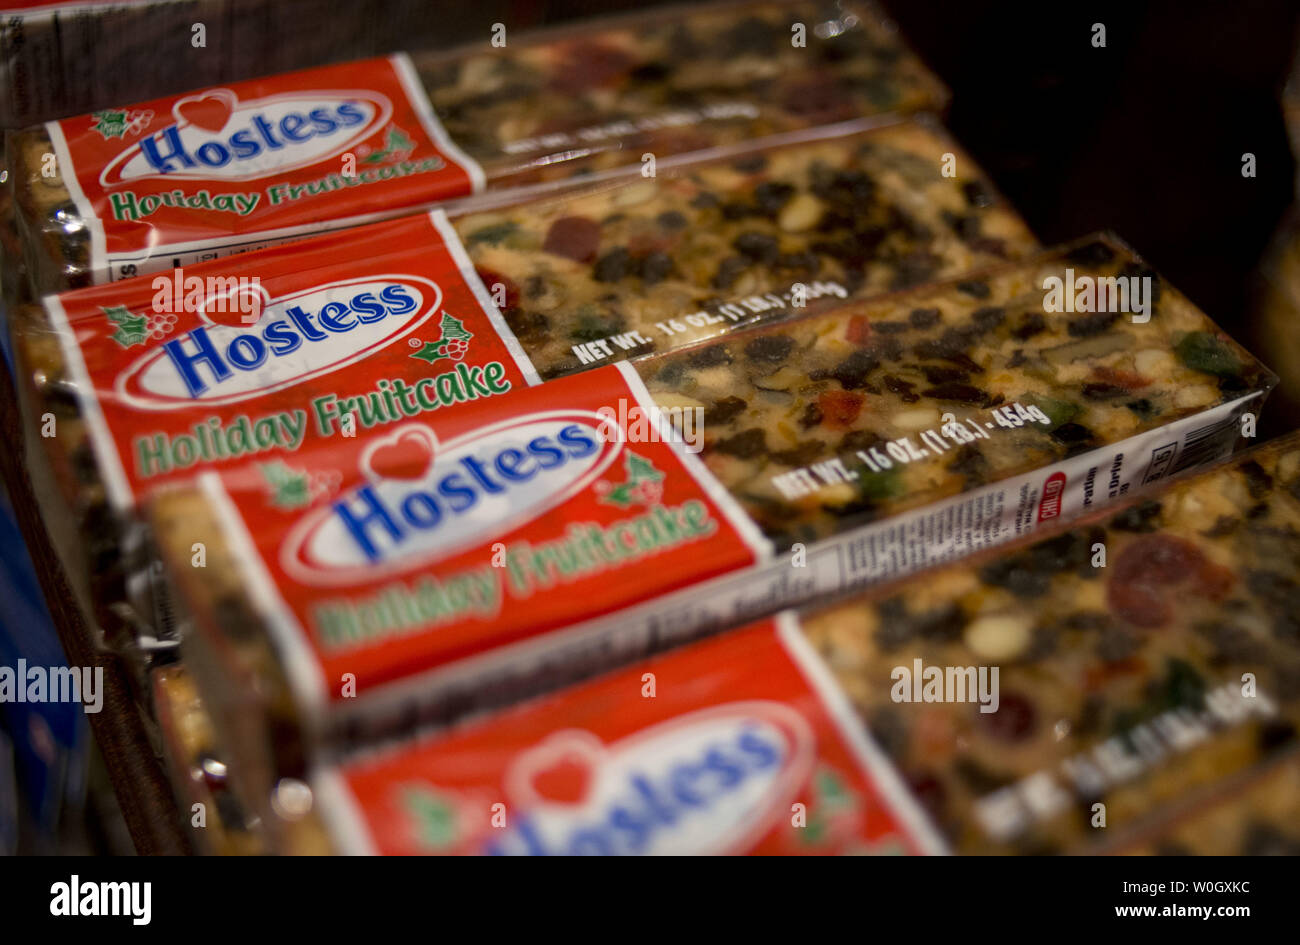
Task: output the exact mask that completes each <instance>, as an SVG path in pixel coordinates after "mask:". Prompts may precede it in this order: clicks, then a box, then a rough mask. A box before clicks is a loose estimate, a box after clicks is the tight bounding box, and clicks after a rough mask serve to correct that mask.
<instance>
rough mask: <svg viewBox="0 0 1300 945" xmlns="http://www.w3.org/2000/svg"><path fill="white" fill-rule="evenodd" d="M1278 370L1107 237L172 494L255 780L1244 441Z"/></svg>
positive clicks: (397, 427)
mask: <svg viewBox="0 0 1300 945" xmlns="http://www.w3.org/2000/svg"><path fill="white" fill-rule="evenodd" d="M1121 278H1122V279H1123V280H1124V283H1123V284H1124V285H1126V286H1129V287H1130V288H1132V287H1133V286H1145V288H1143V289H1141V290H1139V289H1133V291H1132V293H1130V295H1129V297H1128V301H1127V302H1124V301H1123V300H1122V299H1121V298H1120V296H1119V295H1115V296H1114V297H1111V296H1110V294H1109V293H1111V292H1118V289H1117V288H1116V287H1117V286H1118V285H1120V282H1119V281H1117V280H1120V279H1121ZM1055 280H1064V281H1062V282H1061V287H1062V288H1064V286H1065V285H1066V282H1068V284H1069V285H1070V287H1071V291H1070V293H1069V298H1070V299H1071V300H1072V301H1071V302H1070V303H1069V304H1068V305H1066V304H1065V303H1064V302H1062V301H1061V300H1060V299H1058V298H1056V297H1055V295H1054V292H1053V288H1052V286H1053V285H1054V281H1055ZM1107 280H1110V281H1107ZM1129 280H1136V281H1129ZM1086 286H1092V287H1093V288H1092V290H1091V291H1092V292H1093V295H1094V297H1093V299H1092V301H1089V300H1088V291H1089V290H1087V289H1085V287H1086ZM1106 287H1108V288H1106ZM1097 292H1101V293H1102V295H1103V299H1102V303H1101V309H1102V310H1101V311H1097V310H1096V309H1097V304H1096V303H1097V299H1096V297H1095V296H1096V293H1097ZM1148 303H1149V304H1148ZM1129 307H1131V308H1132V311H1131V312H1130V313H1129V314H1124V313H1123V312H1122V311H1121V309H1122V308H1129ZM1058 308H1061V309H1062V310H1060V311H1057V309H1058ZM1065 309H1072V310H1065ZM1271 383H1272V378H1271V376H1270V375H1269V374H1268V372H1267V370H1266V369H1264V368H1263V367H1261V366H1260V365H1259V364H1258V362H1256V361H1254V360H1253V359H1252V358H1251V357H1250V356H1249V355H1247V354H1246V353H1245V352H1244V351H1242V350H1241V349H1240V348H1238V347H1237V346H1236V345H1235V344H1233V343H1232V342H1231V341H1230V340H1228V339H1227V338H1226V337H1224V336H1223V335H1222V334H1221V333H1220V332H1219V331H1218V330H1217V329H1216V328H1215V327H1214V325H1213V323H1212V322H1210V321H1209V320H1208V319H1207V318H1206V317H1205V316H1204V315H1203V314H1202V313H1200V312H1199V311H1197V310H1196V309H1195V308H1194V307H1193V306H1191V305H1190V303H1188V302H1187V301H1186V300H1185V299H1183V298H1182V297H1181V296H1179V295H1178V294H1177V292H1176V291H1174V290H1173V289H1172V288H1171V287H1170V286H1169V285H1168V284H1166V283H1164V282H1163V280H1160V279H1159V277H1157V276H1155V275H1154V274H1153V273H1151V272H1150V270H1149V269H1147V267H1145V266H1144V265H1143V264H1142V263H1141V262H1140V261H1139V260H1138V259H1137V257H1135V256H1134V255H1133V254H1132V253H1131V252H1130V251H1128V250H1127V249H1125V248H1124V247H1122V246H1120V245H1119V244H1118V243H1116V242H1114V241H1112V240H1109V239H1092V240H1088V241H1085V242H1083V243H1081V244H1079V245H1075V246H1073V247H1067V248H1064V249H1060V250H1055V251H1052V252H1050V253H1045V254H1043V255H1042V256H1039V257H1037V258H1035V259H1033V260H1030V261H1027V262H1024V263H1020V264H1015V265H1011V266H1006V267H1002V268H998V269H994V270H989V271H986V272H983V273H980V274H968V275H966V276H962V277H960V278H959V279H957V280H955V281H950V282H948V283H943V284H935V285H929V286H925V287H921V288H917V289H913V290H910V291H907V292H901V293H897V294H894V295H890V296H887V297H883V298H879V299H875V300H867V301H860V302H855V303H852V304H849V305H846V306H843V307H841V308H837V309H832V310H829V311H826V312H821V313H817V314H810V315H806V316H804V317H803V318H799V319H795V320H792V321H789V322H785V323H782V324H778V325H772V326H764V327H759V328H751V329H746V330H743V331H740V332H736V333H735V334H732V335H729V336H728V337H727V338H726V339H725V340H722V341H715V342H711V343H707V344H701V345H699V346H695V347H690V348H686V349H683V350H681V351H678V352H674V353H671V354H667V355H660V356H654V357H651V358H647V359H643V360H640V361H634V362H626V363H622V364H618V365H613V366H608V367H604V368H597V369H594V370H591V371H587V372H585V373H582V374H579V375H575V376H572V377H566V378H560V379H558V380H555V381H551V382H549V383H547V384H543V385H540V386H537V387H526V388H521V389H517V390H512V391H511V392H509V393H508V394H504V395H502V396H499V397H493V398H488V399H482V400H478V401H476V402H472V403H465V404H462V405H459V406H458V407H457V409H456V410H452V411H441V410H439V411H434V412H432V413H431V414H430V413H425V414H423V415H420V416H418V417H411V418H409V419H406V420H403V421H402V422H400V423H394V424H392V425H380V426H377V427H374V428H371V429H364V430H358V433H357V435H356V437H355V438H349V439H342V438H339V439H316V440H313V441H312V443H311V444H310V445H309V446H304V447H302V448H301V449H299V450H298V451H296V452H295V453H294V454H293V455H291V456H287V457H285V458H283V459H276V460H269V459H261V460H257V461H254V462H249V463H245V464H242V465H229V464H227V465H222V466H218V467H214V468H213V469H212V470H211V471H209V472H205V473H204V474H203V475H201V476H199V477H198V478H197V480H196V481H195V482H193V483H188V484H181V485H178V486H177V487H176V488H172V489H168V490H165V491H164V490H158V491H156V492H155V493H154V495H153V498H152V502H151V509H150V521H151V523H152V528H153V534H154V536H155V537H156V540H157V541H158V543H159V545H160V547H161V550H162V553H163V557H164V559H165V562H166V565H167V571H168V574H169V575H170V577H171V578H172V579H173V581H174V582H175V584H176V586H177V587H178V589H179V590H180V592H181V596H182V597H183V599H184V601H185V605H186V609H187V610H188V612H189V613H190V614H191V615H192V616H193V619H194V623H193V628H194V630H193V633H191V634H190V635H189V637H188V638H187V639H186V640H185V642H184V645H183V649H185V650H186V652H187V653H188V654H189V655H188V656H187V659H188V660H189V662H190V665H191V667H192V669H193V671H194V672H195V674H196V678H197V679H198V680H199V682H200V685H201V686H202V687H203V692H204V697H205V700H206V701H207V702H208V704H209V708H210V709H211V711H212V712H213V716H214V719H215V720H216V724H217V725H218V728H219V730H221V731H222V732H223V733H225V732H227V731H229V732H231V733H232V734H231V735H230V737H225V736H224V734H223V739H222V740H223V743H224V744H227V745H230V746H231V750H232V752H236V753H238V752H244V753H246V754H247V756H248V760H247V763H246V764H245V765H243V770H244V771H245V772H246V773H248V776H249V777H250V778H251V779H252V780H253V781H255V782H261V783H262V784H263V785H264V786H265V785H267V784H269V783H273V782H274V779H275V778H277V777H281V776H290V777H301V776H302V770H303V765H304V764H305V762H306V760H307V759H308V757H309V755H310V754H311V752H312V751H313V749H314V747H315V746H318V745H320V744H336V743H357V742H364V741H366V740H368V739H369V738H371V737H373V736H375V735H377V734H383V733H387V732H391V731H393V730H399V729H403V728H407V727H411V726H414V725H415V724H416V723H419V722H430V723H435V722H445V721H448V720H450V719H453V718H455V717H456V716H458V715H461V714H464V713H466V712H470V711H474V710H477V709H481V708H487V707H490V706H492V705H499V704H502V703H504V702H509V701H512V700H517V699H520V698H523V697H525V696H527V695H528V694H530V693H531V692H536V691H538V690H539V689H542V688H546V687H554V686H557V685H560V684H562V683H563V682H565V681H567V680H570V679H573V678H578V677H581V676H582V675H583V674H584V673H590V672H594V671H596V670H598V669H600V668H604V667H608V666H609V665H612V664H614V663H617V662H620V661H623V660H627V659H632V658H635V657H637V656H639V655H643V654H644V653H645V652H646V651H647V650H650V649H653V648H654V647H656V646H662V645H663V644H665V643H667V642H669V641H672V640H678V639H684V638H688V637H690V636H692V635H695V634H698V633H701V632H704V631H706V630H709V629H716V628H720V627H724V626H728V625H735V624H738V623H741V622H744V621H745V620H748V619H752V618H754V617H758V616H761V615H763V614H765V613H771V612H773V611H775V610H777V609H779V608H780V607H782V606H787V605H791V604H800V603H805V602H807V601H809V600H811V599H814V598H816V597H818V596H819V595H825V594H829V593H834V592H837V591H841V590H844V589H846V588H850V587H858V586H862V585H866V584H870V583H873V582H878V581H880V580H882V579H884V578H887V577H891V576H895V575H899V574H904V573H907V572H910V571H914V570H917V569H918V568H921V567H924V566H927V565H930V564H936V563H940V562H943V561H947V560H951V559H954V558H957V557H961V556H964V555H968V554H970V553H972V552H974V551H977V550H979V549H981V548H986V547H990V546H993V545H996V544H999V543H1002V542H1006V541H1008V540H1010V539H1012V538H1015V537H1019V536H1024V535H1026V534H1028V533H1029V532H1032V531H1033V530H1035V529H1036V528H1038V527H1040V526H1042V525H1045V524H1051V523H1052V522H1053V521H1054V520H1055V519H1058V518H1064V517H1067V516H1072V515H1075V514H1077V513H1079V512H1080V511H1087V510H1090V509H1096V508H1099V507H1101V506H1102V505H1105V504H1107V503H1109V502H1112V501H1114V500H1116V499H1119V498H1121V497H1124V496H1126V495H1127V494H1129V493H1130V491H1132V490H1135V489H1137V488H1138V487H1140V486H1141V485H1143V484H1146V483H1150V482H1153V481H1155V480H1157V479H1160V478H1163V477H1164V476H1167V475H1169V474H1171V473H1174V472H1178V471H1180V470H1183V469H1187V468H1192V467H1195V466H1197V465H1201V464H1204V463H1207V462H1211V461H1213V460H1215V459H1219V458H1222V457H1223V456H1225V455H1227V454H1228V453H1230V452H1231V451H1232V450H1233V448H1234V446H1235V445H1236V444H1238V443H1239V442H1241V432H1242V429H1243V420H1242V418H1243V416H1244V414H1246V413H1251V414H1252V415H1253V413H1254V412H1255V411H1257V410H1258V409H1259V407H1260V404H1261V402H1262V398H1263V396H1264V394H1265V393H1266V392H1267V390H1268V388H1269V387H1270V386H1271ZM330 402H331V403H332V401H330ZM675 424H676V425H675ZM196 549H201V550H202V552H203V554H202V555H201V558H202V560H199V559H197V558H196ZM792 565H794V566H792ZM257 793H258V791H257V790H256V789H255V790H253V791H252V794H253V795H256V794H257Z"/></svg>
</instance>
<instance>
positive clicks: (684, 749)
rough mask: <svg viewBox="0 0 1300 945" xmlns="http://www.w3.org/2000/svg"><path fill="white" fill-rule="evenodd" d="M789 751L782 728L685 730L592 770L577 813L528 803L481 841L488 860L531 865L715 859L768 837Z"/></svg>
mask: <svg viewBox="0 0 1300 945" xmlns="http://www.w3.org/2000/svg"><path fill="white" fill-rule="evenodd" d="M670 731H671V730H670ZM794 750H795V745H794V744H793V743H792V742H791V740H790V735H789V734H788V733H786V732H785V731H784V730H783V729H782V728H781V727H779V726H777V725H774V724H771V723H770V722H767V721H766V720H764V719H762V718H753V717H750V718H746V717H745V716H744V715H743V714H740V713H737V714H736V715H734V716H733V717H732V718H730V719H724V720H722V721H720V722H719V721H717V720H715V721H711V722H704V723H703V724H699V723H697V724H695V725H685V726H681V727H679V728H678V729H677V734H676V737H674V735H673V734H669V733H665V735H664V736H661V737H659V738H654V739H651V740H649V742H648V743H646V744H644V745H642V746H641V747H640V748H639V749H637V748H631V749H628V750H627V751H626V752H615V753H614V754H613V755H612V756H610V757H608V759H607V760H604V761H602V762H597V768H596V770H595V771H594V772H593V773H592V785H591V787H590V788H588V794H587V797H586V798H585V799H584V800H583V801H582V802H581V803H577V804H570V803H555V802H551V801H547V800H546V799H540V800H539V799H534V801H533V802H532V803H531V804H527V805H525V807H524V809H523V810H522V811H519V812H517V813H516V815H515V816H516V821H515V823H514V824H513V826H512V827H511V828H510V829H509V830H508V831H506V832H505V833H504V834H500V835H494V836H492V837H491V838H490V839H488V840H487V841H486V843H485V845H484V851H485V852H486V853H489V854H494V855H511V854H524V855H531V856H551V855H566V856H568V855H579V854H590V855H600V856H615V855H620V854H638V853H652V852H684V851H687V850H689V851H690V852H718V850H717V849H714V848H715V847H720V846H723V845H725V841H726V840H728V839H734V837H735V835H736V833H737V832H744V831H746V830H754V829H758V830H763V829H766V828H767V826H768V823H767V822H765V821H764V820H763V819H762V817H761V815H762V814H763V813H765V812H770V811H771V810H772V809H773V808H772V802H773V798H774V795H775V794H776V793H777V792H779V790H780V789H781V786H782V785H781V782H780V777H781V775H782V773H783V771H786V770H787V769H789V768H790V767H791V765H792V764H793V755H794ZM777 799H778V800H779V799H780V798H777ZM492 833H493V834H495V833H496V832H495V831H493V832H492ZM697 848H698V849H697Z"/></svg>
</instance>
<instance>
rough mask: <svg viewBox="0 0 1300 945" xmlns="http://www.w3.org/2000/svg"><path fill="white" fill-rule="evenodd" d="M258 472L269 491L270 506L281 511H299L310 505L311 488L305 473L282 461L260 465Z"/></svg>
mask: <svg viewBox="0 0 1300 945" xmlns="http://www.w3.org/2000/svg"><path fill="white" fill-rule="evenodd" d="M257 468H258V470H259V471H260V472H261V473H262V478H264V479H265V480H266V485H267V488H268V489H270V490H271V504H272V505H274V506H275V507H276V508H281V509H299V508H302V507H303V506H305V505H311V486H310V485H309V483H308V477H307V474H306V473H305V472H301V471H299V470H297V469H293V468H291V467H290V466H288V465H286V464H285V463H284V462H283V461H282V460H277V461H276V462H274V463H261V464H259V465H258V467H257Z"/></svg>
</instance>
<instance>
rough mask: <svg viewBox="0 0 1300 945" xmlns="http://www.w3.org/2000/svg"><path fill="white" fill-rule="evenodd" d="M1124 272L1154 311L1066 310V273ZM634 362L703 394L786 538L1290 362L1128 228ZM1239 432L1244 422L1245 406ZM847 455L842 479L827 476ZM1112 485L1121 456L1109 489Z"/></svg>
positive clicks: (1184, 406) (1093, 278) (1099, 442)
mask: <svg viewBox="0 0 1300 945" xmlns="http://www.w3.org/2000/svg"><path fill="white" fill-rule="evenodd" d="M1115 279H1121V280H1125V281H1128V282H1129V283H1130V285H1133V284H1136V285H1139V286H1145V287H1146V289H1145V290H1144V291H1145V292H1146V293H1147V296H1146V297H1147V302H1149V306H1147V307H1148V308H1149V311H1147V312H1146V313H1145V314H1144V313H1138V312H1134V313H1132V314H1126V313H1123V312H1120V311H1118V310H1112V311H1107V310H1102V311H1082V310H1078V309H1079V306H1077V305H1075V306H1069V307H1068V308H1071V309H1075V310H1057V309H1065V308H1067V307H1063V306H1058V305H1056V304H1055V300H1054V299H1053V298H1052V291H1051V289H1049V288H1047V287H1048V286H1054V285H1055V282H1054V280H1057V281H1059V282H1060V283H1061V284H1062V286H1064V285H1066V284H1070V285H1074V286H1075V287H1076V288H1079V287H1082V286H1084V285H1087V284H1091V285H1102V284H1103V283H1105V282H1106V281H1107V280H1115ZM1067 280H1069V282H1068V283H1067ZM1080 291H1081V289H1080ZM1112 301H1113V300H1112ZM1094 307H1095V306H1094ZM1102 307H1103V308H1109V309H1117V308H1118V306H1117V305H1114V304H1110V303H1107V304H1105V305H1103V306H1102ZM634 363H635V365H636V368H637V370H638V371H639V373H640V374H641V376H642V377H643V378H644V379H645V382H646V385H647V387H648V388H649V390H650V394H651V396H652V397H654V399H655V400H656V402H657V403H658V404H659V405H660V406H661V407H664V408H668V409H672V410H676V411H679V412H681V411H688V412H689V411H698V412H699V413H700V415H701V417H702V421H703V443H702V452H701V456H702V457H703V459H704V461H705V463H706V464H707V465H708V467H709V470H710V472H712V473H713V475H714V476H716V477H717V478H718V480H719V481H720V482H721V483H722V484H723V485H724V486H725V487H726V488H727V490H728V491H729V492H730V493H731V494H732V495H733V496H735V497H736V498H737V499H738V500H739V501H740V503H741V504H742V506H743V507H744V508H745V511H746V512H747V513H748V514H749V515H750V516H751V517H752V518H753V519H754V520H755V521H756V522H757V523H758V524H759V525H760V526H761V527H762V529H763V531H764V533H765V534H766V535H767V536H768V537H769V538H771V539H772V540H773V541H774V542H775V543H776V545H777V546H778V547H780V548H787V547H790V546H791V545H793V544H794V543H796V542H805V543H806V542H810V541H815V540H817V539H821V538H826V537H827V536H830V535H834V534H837V533H841V532H843V531H846V530H847V529H848V528H851V527H854V526H856V525H861V524H863V523H866V522H874V521H878V520H880V519H883V518H886V517H888V516H890V515H893V514H895V513H898V512H901V511H904V510H907V509H915V508H919V507H922V506H927V505H930V504H931V503H934V502H936V501H938V500H940V499H943V498H945V497H949V496H954V495H957V494H959V493H962V492H965V491H968V490H970V489H972V488H974V487H977V486H981V485H984V484H986V483H990V482H995V481H998V480H1001V479H1005V478H1009V477H1010V476H1013V475H1016V474H1019V473H1024V472H1027V471H1030V470H1034V469H1041V468H1044V467H1046V466H1048V465H1050V464H1051V463H1053V462H1055V461H1058V460H1061V459H1063V458H1066V457H1070V456H1074V455H1077V454H1081V453H1084V452H1087V451H1088V450H1091V449H1094V448H1097V447H1099V446H1103V445H1107V444H1114V443H1117V442H1119V441H1121V440H1123V439H1125V438H1126V437H1129V436H1132V435H1135V434H1137V433H1140V432H1143V431H1148V430H1152V429H1156V428H1158V427H1161V426H1163V425H1165V424H1168V423H1170V422H1172V421H1175V420H1179V419H1182V418H1185V417H1188V416H1191V415H1192V414H1196V413H1199V412H1201V411H1204V410H1207V409H1210V408H1213V407H1216V406H1219V405H1223V404H1229V403H1233V402H1238V401H1241V400H1242V398H1243V397H1249V396H1250V395H1251V394H1252V393H1254V392H1256V391H1266V390H1268V389H1270V388H1271V387H1272V385H1273V383H1274V380H1275V379H1274V378H1273V376H1272V375H1271V374H1270V373H1269V372H1268V370H1267V369H1266V368H1264V367H1263V366H1262V365H1260V364H1259V362H1257V361H1256V360H1255V359H1254V358H1252V357H1251V356H1250V355H1249V354H1247V353H1246V352H1245V351H1244V350H1243V349H1242V348H1240V347H1239V346H1238V345H1236V343H1235V342H1233V341H1232V340H1231V339H1229V338H1228V337H1227V336H1226V335H1224V334H1223V333H1222V332H1221V331H1219V329H1218V328H1217V327H1216V326H1215V325H1214V323H1213V322H1211V321H1210V320H1209V319H1208V318H1207V317H1206V316H1205V315H1204V313H1202V312H1201V311H1199V310H1198V309H1197V308H1196V307H1195V306H1194V305H1192V304H1191V303H1190V302H1189V301H1188V300H1187V299H1186V298H1184V297H1183V296H1182V295H1181V294H1179V293H1178V292H1177V291H1176V290H1175V289H1174V288H1173V287H1172V286H1170V285H1169V283H1168V282H1166V281H1165V280H1163V279H1161V278H1160V276H1159V275H1158V274H1157V273H1155V272H1154V271H1153V270H1152V269H1151V268H1150V267H1149V266H1147V265H1146V264H1145V263H1144V262H1143V261H1142V260H1141V259H1140V258H1139V257H1137V256H1136V255H1134V254H1133V252H1132V251H1131V250H1129V249H1127V248H1126V247H1124V246H1123V245H1122V244H1121V243H1119V242H1118V241H1117V240H1115V239H1114V238H1113V237H1109V236H1102V237H1096V238H1089V239H1085V240H1083V241H1080V242H1079V243H1077V244H1074V245H1072V246H1067V247H1064V248H1061V249H1055V250H1051V251H1049V252H1046V253H1043V254H1042V255H1039V256H1037V257H1035V258H1033V259H1030V260H1027V261H1025V262H1023V263H1020V264H1016V265H1009V266H1003V267H998V268H995V269H990V270H989V271H987V272H980V273H971V274H968V275H966V276H962V277H959V278H956V279H953V280H950V281H947V282H944V283H939V284H934V285H930V286H924V287H920V288H917V289H914V290H911V291H908V292H900V293H897V294H894V295H890V296H887V297H883V298H880V299H876V300H874V301H872V300H863V301H859V302H853V303H851V304H846V305H842V306H839V307H837V308H835V309H833V310H831V311H828V312H825V313H820V314H811V315H808V316H806V317H804V318H800V319H796V320H793V321H790V322H787V323H785V324H778V325H772V326H764V327H758V328H753V329H750V330H746V331H741V332H738V333H736V334H734V335H730V336H728V337H726V338H724V339H722V340H719V341H715V342H712V343H701V344H698V345H695V346H692V347H689V348H686V349H683V350H681V351H677V352H673V353H670V354H666V355H663V356H660V357H651V358H646V359H643V360H639V361H636V362H634ZM1243 403H1244V402H1243ZM1258 406H1259V403H1258V399H1256V400H1254V401H1252V402H1251V406H1250V407H1249V409H1251V410H1258ZM1207 432H1209V431H1207ZM1219 432H1221V433H1224V434H1226V435H1227V436H1228V439H1229V440H1232V439H1235V438H1236V428H1235V426H1233V424H1232V423H1229V424H1228V425H1227V427H1225V428H1224V429H1222V430H1220V431H1219ZM936 434H938V435H936ZM1212 443H1213V440H1212V439H1210V440H1207V444H1206V445H1207V446H1208V445H1211V444H1212ZM1191 455H1195V454H1194V453H1193V454H1191ZM1208 455H1212V453H1211V454H1208ZM1131 460H1132V461H1133V462H1139V461H1145V460H1144V459H1143V458H1141V457H1131ZM834 461H838V462H839V463H840V464H841V465H842V467H843V469H844V470H845V472H844V474H843V475H842V476H841V477H839V479H840V481H834V482H830V481H826V479H825V477H821V478H818V477H817V470H818V469H819V468H824V467H821V466H819V464H822V463H826V462H834ZM810 470H811V472H812V473H813V477H814V479H816V480H817V485H818V487H817V488H811V489H792V488H791V477H792V476H793V477H795V478H796V479H797V480H798V482H806V481H808V477H807V476H806V475H805V473H806V472H808V471H810ZM1107 485H1108V483H1107V482H1106V477H1105V476H1103V482H1102V488H1101V491H1100V492H1099V493H1097V494H1098V496H1099V497H1100V495H1102V494H1104V493H1105V491H1106V489H1105V487H1106V486H1107Z"/></svg>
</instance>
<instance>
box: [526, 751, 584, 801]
mask: <svg viewBox="0 0 1300 945" xmlns="http://www.w3.org/2000/svg"><path fill="white" fill-rule="evenodd" d="M590 784H591V767H590V765H589V763H588V758H587V756H586V755H585V754H584V753H582V752H579V751H567V752H565V753H563V754H561V755H558V756H557V757H556V759H555V760H554V761H553V762H551V763H550V764H549V765H547V766H546V767H545V768H538V769H537V770H536V771H534V772H533V776H532V787H533V793H534V794H536V795H537V796H538V797H541V798H545V799H546V800H548V801H554V802H556V803H557V804H579V803H581V802H582V799H583V798H585V797H586V796H587V788H588V786H589V785H590Z"/></svg>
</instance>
